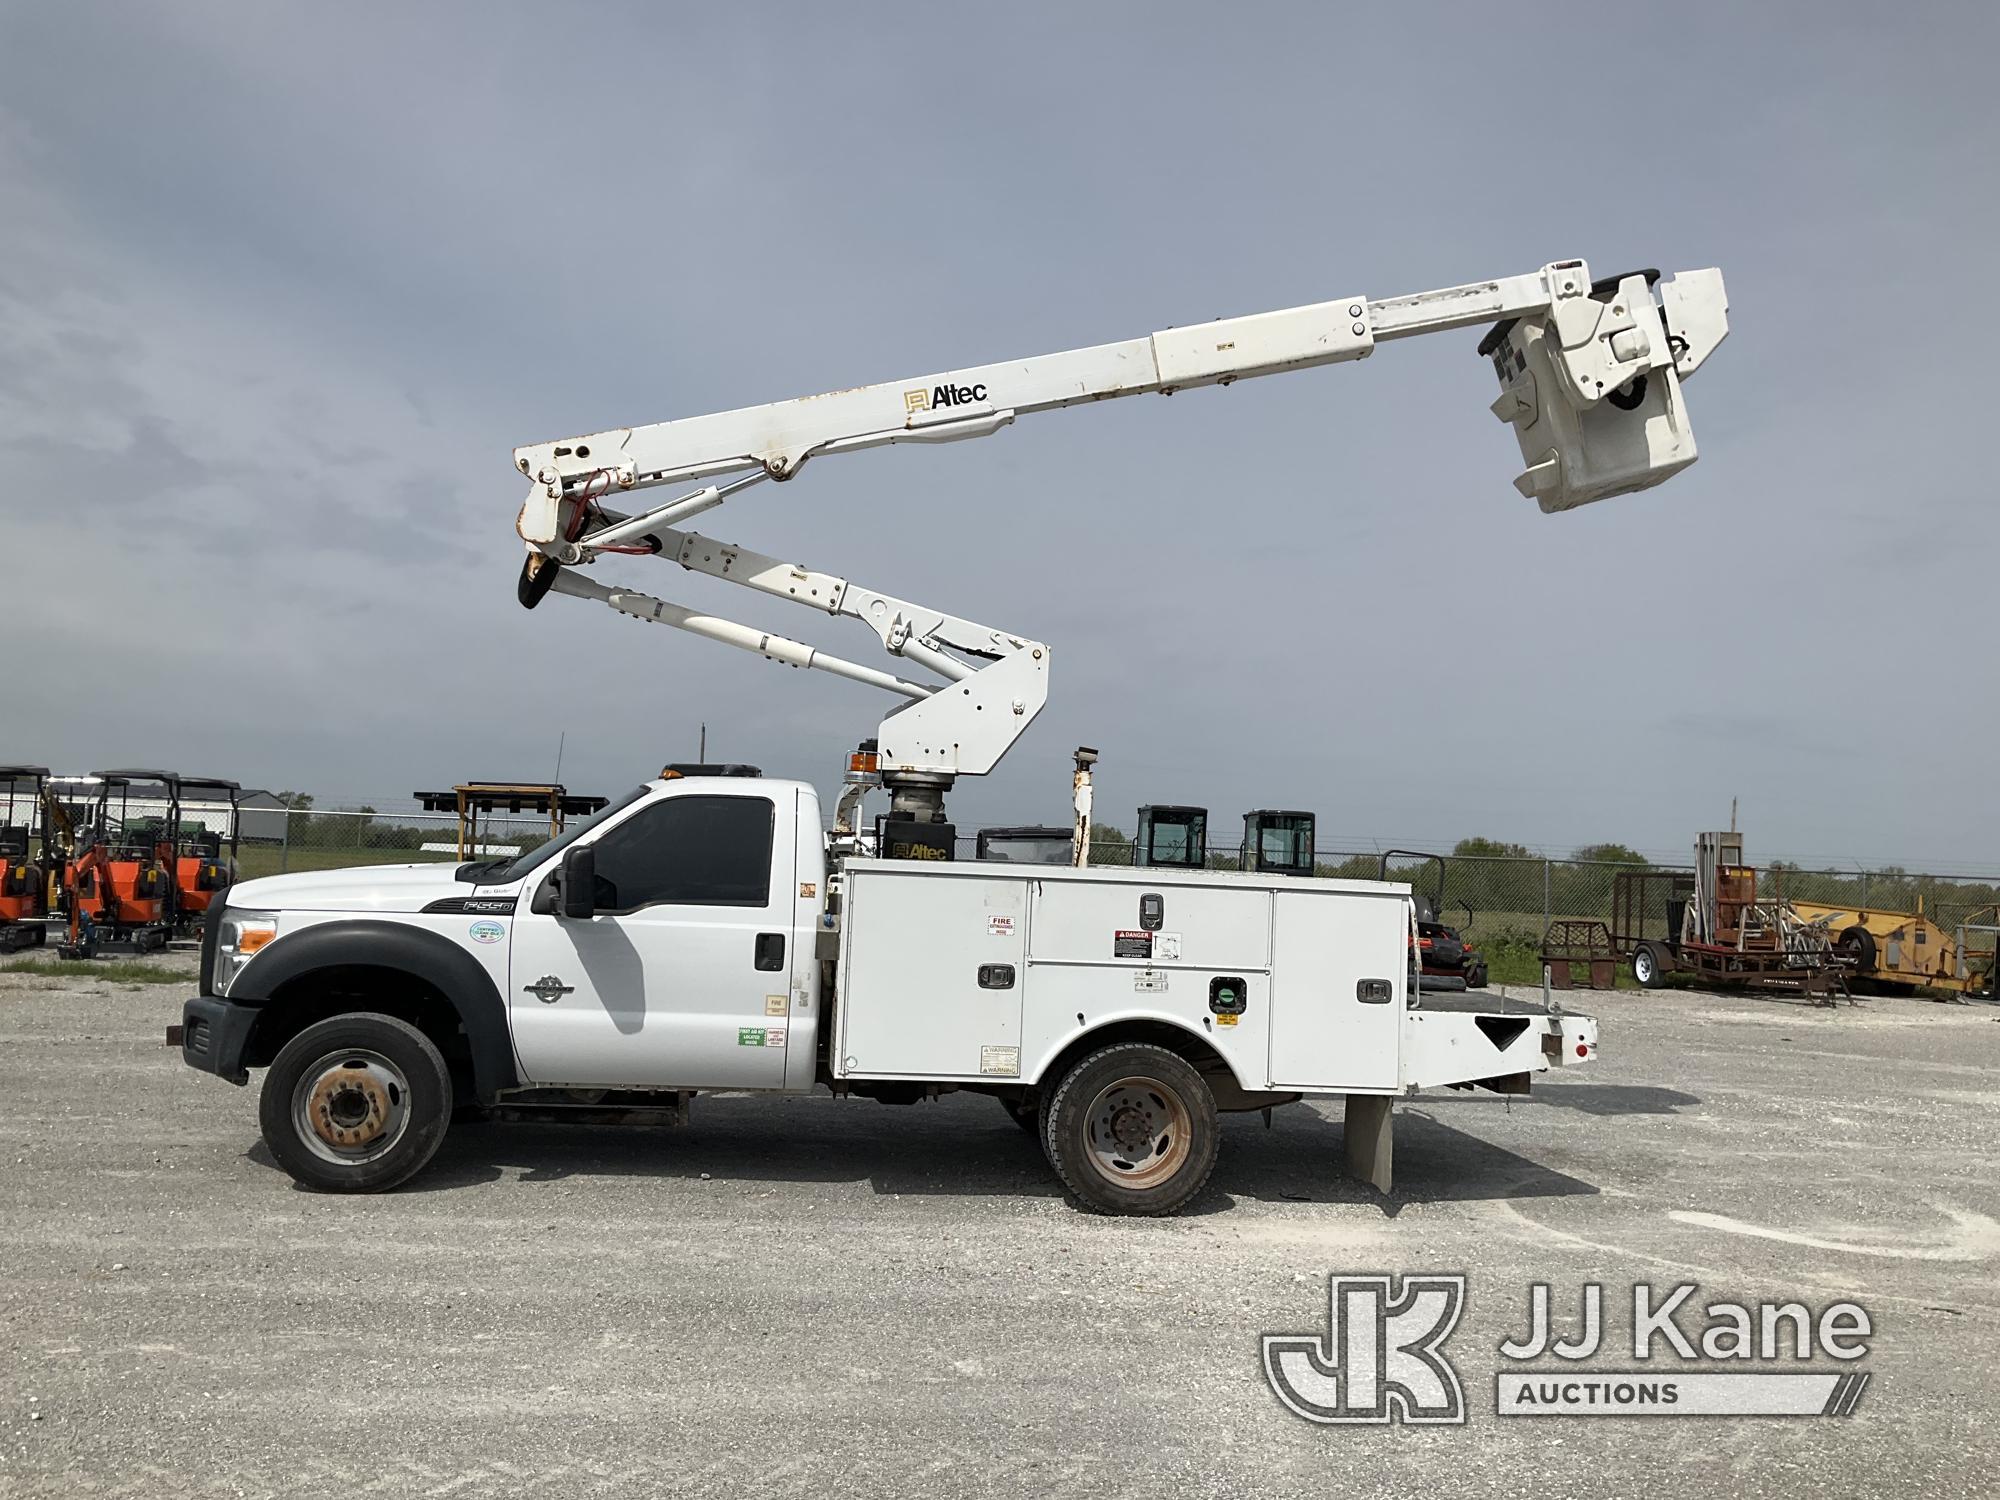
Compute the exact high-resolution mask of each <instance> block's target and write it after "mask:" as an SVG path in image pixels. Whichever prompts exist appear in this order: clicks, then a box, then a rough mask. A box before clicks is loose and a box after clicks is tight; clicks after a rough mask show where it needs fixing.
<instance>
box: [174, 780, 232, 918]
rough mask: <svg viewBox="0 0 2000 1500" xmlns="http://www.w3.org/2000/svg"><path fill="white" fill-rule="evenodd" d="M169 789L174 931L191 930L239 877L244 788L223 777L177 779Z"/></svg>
mask: <svg viewBox="0 0 2000 1500" xmlns="http://www.w3.org/2000/svg"><path fill="white" fill-rule="evenodd" d="M168 791H169V792H170V794H171V796H170V798H169V808H168V818H169V827H170V829H171V831H172V839H173V873H174V897H173V900H174V912H173V923H172V925H173V929H174V931H175V932H176V933H179V934H180V935H182V936H186V935H187V934H189V933H191V932H193V931H194V930H195V929H196V928H197V927H199V926H200V925H201V924H202V921H203V919H204V918H206V917H207V915H208V909H209V908H210V907H211V906H213V905H215V904H216V902H218V901H220V900H221V899H222V893H223V892H224V891H226V890H228V889H229V887H230V885H231V883H232V882H233V881H234V880H235V879H236V839H237V827H238V821H239V818H240V812H239V809H238V807H237V800H238V798H239V797H241V795H242V792H243V789H242V788H241V787H240V786H238V785H237V784H236V783H235V782H233V781H224V780H223V779H222V778H221V777H219V776H176V777H175V778H174V779H173V781H172V783H171V784H170V786H169V787H168Z"/></svg>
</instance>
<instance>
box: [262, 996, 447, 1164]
mask: <svg viewBox="0 0 2000 1500" xmlns="http://www.w3.org/2000/svg"><path fill="white" fill-rule="evenodd" d="M451 1104H452V1090H451V1070H450V1069H449V1068H447V1067H446V1066H445V1061H444V1059H443V1058H442V1057H441V1056H439V1054H438V1049H437V1048H436V1047H435V1046H434V1045H432V1043H431V1039H430V1038H429V1037H427V1036H425V1035H424V1034H423V1033H422V1032H421V1031H419V1030H417V1028H416V1027H414V1026H412V1025H410V1024H409V1022H407V1021H400V1020H398V1019H396V1017H394V1016H383V1015H375V1014H371V1013H363V1014H357V1015H347V1016H335V1017H333V1018H332V1019H331V1020H326V1021H321V1022H320V1023H319V1024H317V1025H315V1026H308V1027H307V1028H306V1029H305V1030H304V1031H302V1032H300V1033H299V1034H298V1035H297V1036H295V1037H293V1038H292V1039H291V1040H290V1041H289V1042H287V1043H285V1045H284V1047H283V1048H282V1049H281V1050H280V1051H279V1053H278V1055H277V1057H276V1059H275V1060H273V1062H272V1063H271V1070H270V1072H269V1073H267V1074H266V1075H265V1077H264V1092H263V1096H262V1098H261V1099H260V1100H259V1104H258V1118H259V1121H260V1122H261V1124H262V1125H263V1127H264V1143H265V1144H266V1145H267V1146H269V1147H270V1148H271V1155H272V1156H274V1157H276V1158H277V1160H278V1165H279V1166H281V1167H283V1168H284V1169H285V1170H286V1171H287V1172H289V1173H291V1175H292V1177H293V1178H294V1180H296V1181H298V1182H301V1183H303V1184H305V1186H307V1187H309V1188H316V1189H318V1190H320V1191H321V1192H329V1193H380V1192H386V1191H387V1190H388V1189H390V1188H392V1187H395V1186H396V1185H397V1184H398V1183H401V1182H405V1181H407V1180H409V1179H410V1178H411V1177H413V1176H415V1175H416V1174H417V1173H418V1172H419V1171H421V1170H422V1169H423V1167H424V1165H425V1163H427V1162H428V1161H429V1160H430V1159H431V1157H432V1156H433V1155H435V1154H436V1152H437V1148H438V1145H439V1143H440V1142H442V1141H443V1140H444V1133H445V1128H446V1126H447V1125H449V1124H450V1122H451Z"/></svg>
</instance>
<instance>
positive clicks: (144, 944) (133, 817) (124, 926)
mask: <svg viewBox="0 0 2000 1500" xmlns="http://www.w3.org/2000/svg"><path fill="white" fill-rule="evenodd" d="M178 779H179V778H178V777H176V776H175V775H174V773H173V772H171V771H100V772H98V773H97V774H96V775H95V776H93V777H90V778H87V782H88V783H89V784H92V785H94V787H95V791H96V796H95V798H94V799H93V800H92V802H91V803H90V811H89V813H88V815H87V818H86V820H85V821H84V823H83V825H82V826H81V827H80V828H79V829H78V830H77V835H76V843H75V847H74V849H73V850H72V852H71V854H70V858H69V860H68V861H67V863H66V864H65V866H64V870H63V884H64V887H65V889H66V891H67V904H68V908H69V933H68V941H66V942H65V943H64V944H63V945H62V947H61V948H60V949H59V950H58V951H59V952H60V953H61V954H62V956H63V957H64V958H91V957H94V956H95V955H96V953H97V951H98V949H99V948H100V947H101V946H103V945H104V944H106V943H119V944H129V945H130V946H131V948H132V949H133V950H134V951H135V952H139V953H156V952H158V951H159V950H160V949H162V948H164V947H166V946H167V938H168V935H169V934H170V933H171V931H172V927H173V910H174V876H173V868H172V865H173V859H174V843H173V812H172V807H173V787H174V784H175V782H176V781H177V780H178Z"/></svg>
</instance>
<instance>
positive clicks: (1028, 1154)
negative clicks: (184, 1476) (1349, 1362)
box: [246, 1096, 1597, 1217]
mask: <svg viewBox="0 0 2000 1500" xmlns="http://www.w3.org/2000/svg"><path fill="white" fill-rule="evenodd" d="M1423 1102H1424V1104H1425V1105H1426V1106H1427V1105H1430V1104H1433V1103H1436V1102H1438V1101H1436V1100H1434V1099H1429V1098H1426V1099H1425V1100H1424V1101H1423ZM1496 1102H1497V1101H1496ZM1325 1107H1326V1108H1328V1109H1329V1110H1331V1111H1335V1112H1337V1110H1338V1105H1337V1104H1329V1105H1327V1106H1325ZM1341 1148H1342V1126H1341V1124H1340V1121H1339V1120H1338V1119H1337V1118H1334V1119H1329V1118H1328V1117H1327V1116H1326V1115H1325V1114H1322V1113H1320V1111H1319V1109H1316V1108H1311V1107H1297V1106H1294V1107H1288V1108H1284V1109H1279V1110H1275V1111H1273V1113H1272V1117H1271V1126H1270V1128H1269V1129H1266V1128H1265V1126H1264V1124H1263V1121H1262V1120H1261V1118H1260V1117H1259V1116H1257V1115H1255V1114H1239V1115H1225V1116H1223V1118H1222V1141H1221V1150H1220V1152H1219V1154H1218V1158H1217V1161H1216V1167H1215V1173H1214V1175H1213V1176H1212V1177H1211V1178H1210V1179H1209V1184H1208V1186H1207V1187H1206V1188H1205V1189H1204V1190H1203V1191H1202V1193H1201V1194H1200V1195H1199V1196H1198V1197H1197V1198H1196V1199H1195V1200H1194V1201H1193V1202H1192V1203H1190V1204H1189V1205H1187V1207H1185V1208H1184V1209H1182V1210H1181V1212H1182V1214H1183V1215H1190V1214H1192V1215H1201V1214H1213V1213H1224V1212H1227V1211H1229V1210H1230V1209H1232V1208H1235V1207H1236V1206H1237V1204H1238V1201H1239V1200H1248V1201H1252V1202H1262V1203H1281V1202H1282V1203H1328V1204H1355V1205H1363V1206H1368V1207H1372V1208H1374V1209H1377V1210H1378V1211H1380V1212H1382V1213H1384V1214H1387V1215H1389V1216H1390V1217H1394V1215H1395V1214H1396V1213H1398V1212H1400V1210H1401V1209H1402V1207H1403V1206H1404V1205H1406V1204H1410V1203H1443V1202H1466V1201H1481V1200H1488V1199H1495V1198H1550V1197H1571V1196H1576V1195H1581V1194H1594V1193H1595V1192H1596V1191H1597V1189H1596V1187H1595V1186H1593V1185H1592V1184H1590V1183H1586V1182H1583V1181H1580V1180H1578V1179H1577V1178H1574V1177H1569V1176H1566V1175H1565V1174H1563V1173H1561V1172H1556V1171H1552V1170H1550V1169H1548V1168H1546V1167H1542V1166H1540V1165H1538V1164H1537V1163H1535V1162H1533V1161H1530V1160H1528V1159H1527V1158H1526V1157H1522V1156H1519V1155H1516V1154H1515V1153H1514V1152H1512V1151H1508V1150H1506V1149H1504V1148H1503V1147H1499V1146H1496V1145H1493V1144H1492V1143H1491V1142H1488V1141H1484V1140H1481V1139H1479V1138H1478V1137H1477V1136H1474V1135H1470V1134H1467V1133H1466V1132H1464V1131H1460V1130H1456V1129H1454V1128H1452V1127H1451V1126H1449V1125H1447V1124H1445V1123H1443V1122H1442V1121H1440V1120H1437V1119H1435V1118H1432V1117H1430V1116H1428V1115H1426V1114H1424V1113H1420V1112H1418V1111H1417V1110H1416V1109H1412V1108H1409V1107H1404V1108H1401V1109H1399V1110H1397V1112H1396V1153H1395V1154H1396V1161H1395V1176H1396V1182H1395V1189H1396V1190H1395V1192H1394V1193H1393V1194H1391V1195H1389V1196H1387V1197H1385V1196H1383V1195H1382V1194H1380V1193H1378V1192H1376V1191H1375V1190H1374V1189H1373V1188H1371V1187H1369V1186H1367V1185H1366V1184H1365V1183H1361V1182H1358V1181H1356V1180H1354V1179H1352V1178H1350V1177H1348V1176H1347V1175H1346V1174H1345V1171H1344V1169H1343V1167H1342V1164H1341ZM246 1155H247V1156H248V1158H249V1159H250V1160H252V1161H255V1162H256V1163H258V1164H259V1165H260V1166H263V1167H266V1168H269V1169H270V1170H272V1171H274V1172H275V1171H280V1170H282V1169H281V1168H280V1167H279V1166H278V1165H277V1162H276V1161H275V1160H274V1159H273V1158H272V1156H271V1154H270V1152H269V1151H268V1150H267V1149H266V1148H265V1146H264V1144H263V1142H262V1141H259V1142H257V1143H256V1144H255V1145H254V1146H252V1147H251V1148H250V1150H249V1151H248V1152H247V1153H246ZM510 1174H511V1175H513V1176H514V1177H515V1180H517V1181H519V1182H523V1183H539V1182H560V1181H563V1180H564V1179H568V1178H576V1177H674V1178H681V1179H699V1178H702V1177H703V1176H704V1175H705V1176H707V1177H708V1178H710V1179H713V1180H715V1181H721V1182H747V1183H758V1182H768V1183H773V1184H811V1183H828V1184H832V1183H851V1182H866V1183H868V1184H869V1185H870V1186H871V1187H872V1189H873V1190H874V1191H875V1192H876V1193H879V1194H883V1195H888V1196H902V1195H909V1196H913V1197H923V1196H941V1197H1006V1198H1057V1197H1060V1196H1062V1189H1061V1187H1060V1185H1059V1184H1058V1183H1057V1182H1056V1180H1055V1178H1054V1175H1053V1174H1052V1173H1051V1172H1050V1170H1049V1166H1048V1163H1047V1161H1046V1160H1045V1159H1044V1157H1043V1155H1042V1152H1041V1148H1040V1146H1039V1145H1038V1144H1037V1143H1036V1141H1035V1140H1034V1138H1033V1137H1032V1136H1031V1135H1030V1134H1029V1133H1028V1132H1026V1131H1024V1130H1022V1129H1021V1127H1020V1126H1018V1125H1016V1124H1014V1123H1013V1121H1012V1120H1011V1119H1009V1118H1008V1117H1007V1116H1006V1115H1005V1114H1004V1113H1003V1112H1002V1111H1001V1109H1000V1107H999V1105H998V1104H996V1103H995V1102H993V1101H992V1100H989V1099H984V1098H979V1097H977V1096H959V1097H956V1098H948V1099H943V1100H938V1101H935V1102H933V1103H929V1104H919V1105H912V1106H909V1107H906V1108H899V1107H893V1106H885V1105H879V1104H874V1103H870V1102H865V1101H859V1100H856V1101H846V1102H834V1101H830V1100H826V1099H803V1100H801V1099H783V1100H777V1099H755V1098H746V1097H729V1096H723V1097H718V1098H712V1099H697V1100H695V1101H694V1106H693V1116H692V1119H691V1121H690V1123H689V1124H687V1125H684V1126H677V1127H665V1126H662V1127H652V1126H609V1125H584V1124H577V1125H566V1124H557V1125H545V1124H525V1123H523V1124H470V1125H454V1126H453V1127H452V1128H451V1130H450V1132H449V1133H448V1134H447V1135H446V1137H445V1140H444V1144H443V1145H442V1146H440V1147H439V1149H438V1154H437V1156H436V1157H435V1158H433V1159H432V1161H431V1164H430V1165H429V1166H428V1167H426V1168H425V1169H424V1171H423V1172H422V1173H420V1174H419V1175H418V1176H417V1177H416V1178H415V1179H414V1180H413V1181H411V1182H410V1183H408V1184H407V1185H406V1186H404V1187H403V1188H401V1189H399V1190H398V1191H400V1192H405V1193H438V1192H453V1191H456V1190H458V1189H460V1188H469V1187H474V1186H478V1185H481V1184H485V1183H491V1182H495V1181H498V1180H499V1179H501V1178H502V1177H505V1176H508V1175H510ZM301 1191H304V1189H301Z"/></svg>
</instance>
